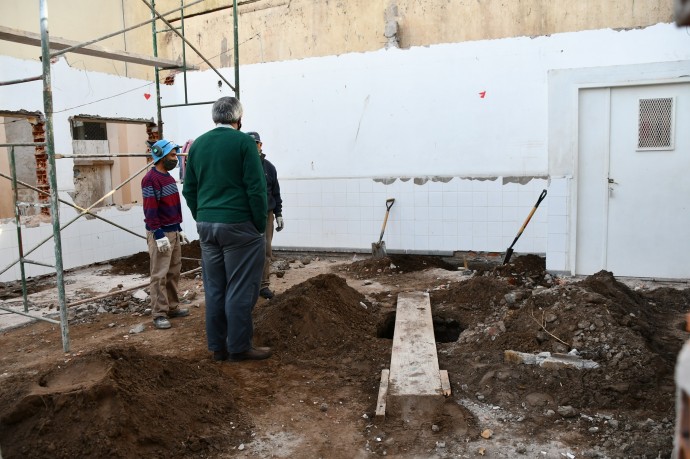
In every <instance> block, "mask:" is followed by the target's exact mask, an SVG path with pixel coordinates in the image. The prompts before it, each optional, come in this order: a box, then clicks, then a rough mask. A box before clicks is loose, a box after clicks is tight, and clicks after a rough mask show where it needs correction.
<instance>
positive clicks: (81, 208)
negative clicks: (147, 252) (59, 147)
mask: <svg viewBox="0 0 690 459" xmlns="http://www.w3.org/2000/svg"><path fill="white" fill-rule="evenodd" d="M0 177H5V178H7V179H9V178H10V177H9V176H7V175H5V174H3V173H2V172H0ZM17 183H18V184H20V185H21V186H24V187H26V188H29V189H30V190H34V191H37V192H39V193H41V194H47V195H50V193H48V192H47V191H43V190H40V189H38V188H36V187H34V186H31V185H29V184H28V183H24V182H22V181H20V180H17ZM59 201H60V202H61V203H63V204H65V205H68V206H70V207H71V208H73V209H76V210H78V211H80V212H83V211H84V210H85V209H84V208H83V207H80V206H78V205H76V204H72V203H71V202H68V201H65V200H64V199H59ZM86 213H87V214H88V215H91V216H92V217H95V218H97V219H99V220H101V221H104V222H106V223H108V224H110V225H113V226H114V227H116V228H120V229H121V230H123V231H127V232H128V233H130V234H132V235H134V236H136V237H138V238H141V239H146V237H145V236H142V235H141V234H137V233H135V232H134V231H132V230H131V229H129V228H125V227H124V226H120V225H118V224H117V223H115V222H112V221H110V220H108V219H107V218H103V217H101V216H100V215H98V214H94V213H93V212H86ZM16 263H17V262H16V261H15V262H14V263H13V264H12V265H10V267H12V266H14V264H16ZM5 271H6V270H5ZM5 271H2V272H0V274H2V273H4V272H5Z"/></svg>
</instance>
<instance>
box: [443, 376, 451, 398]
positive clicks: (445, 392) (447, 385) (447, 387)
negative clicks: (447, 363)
mask: <svg viewBox="0 0 690 459" xmlns="http://www.w3.org/2000/svg"><path fill="white" fill-rule="evenodd" d="M441 389H442V390H443V396H444V397H449V396H450V380H449V379H448V370H441Z"/></svg>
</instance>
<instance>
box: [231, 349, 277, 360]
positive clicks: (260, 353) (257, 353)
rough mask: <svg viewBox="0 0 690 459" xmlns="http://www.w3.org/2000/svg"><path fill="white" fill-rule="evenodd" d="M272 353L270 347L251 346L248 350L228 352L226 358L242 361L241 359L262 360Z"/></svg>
mask: <svg viewBox="0 0 690 459" xmlns="http://www.w3.org/2000/svg"><path fill="white" fill-rule="evenodd" d="M271 354H273V352H271V348H270V347H253V348H251V349H249V350H248V351H244V352H238V353H235V354H228V360H229V361H231V362H242V361H243V360H264V359H267V358H269V357H270V356H271Z"/></svg>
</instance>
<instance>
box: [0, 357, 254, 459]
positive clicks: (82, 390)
mask: <svg viewBox="0 0 690 459" xmlns="http://www.w3.org/2000/svg"><path fill="white" fill-rule="evenodd" d="M233 384H234V383H233V382H232V381H230V380H228V378H227V377H226V376H224V375H223V374H222V373H221V371H220V369H219V367H218V366H217V365H213V364H212V363H210V362H209V361H198V362H197V361H194V362H190V361H185V360H181V359H178V358H170V357H164V356H156V355H151V354H146V353H143V352H140V351H138V350H135V349H133V348H117V349H111V350H109V351H101V352H94V353H91V354H85V355H81V356H79V357H76V358H73V359H71V360H69V361H68V362H67V363H61V364H60V365H55V366H53V367H51V368H45V369H43V371H39V373H38V374H37V375H35V377H34V379H33V381H29V382H28V384H27V380H26V378H23V379H19V378H17V377H9V378H7V379H5V380H4V381H3V393H2V395H0V426H1V428H0V443H1V444H2V449H3V454H4V455H5V456H6V457H32V458H57V457H59V458H62V457H65V458H67V457H122V458H129V457H144V456H149V457H168V458H182V457H206V456H207V453H208V452H209V451H212V450H214V449H221V448H225V447H226V446H227V444H228V443H230V442H233V443H235V444H239V443H242V442H243V441H247V440H248V439H249V435H250V434H249V432H248V430H249V429H251V426H250V425H248V423H247V422H246V421H245V420H244V418H243V416H242V415H241V414H240V413H239V410H238V409H237V407H236V405H235V402H234V401H233V396H232V393H233V391H234V390H236V388H235V387H234V386H233ZM218 394H223V395H222V396H219V395H218ZM233 427H235V428H233Z"/></svg>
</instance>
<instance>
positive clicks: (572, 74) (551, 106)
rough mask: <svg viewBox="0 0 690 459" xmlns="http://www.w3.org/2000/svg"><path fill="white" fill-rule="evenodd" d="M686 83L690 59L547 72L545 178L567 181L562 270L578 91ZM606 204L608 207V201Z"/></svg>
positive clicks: (573, 184) (572, 241) (573, 192)
mask: <svg viewBox="0 0 690 459" xmlns="http://www.w3.org/2000/svg"><path fill="white" fill-rule="evenodd" d="M687 82H690V60H684V61H675V62H661V63H650V64H636V65H620V66H610V67H591V68H581V69H562V70H561V69H559V70H550V71H549V72H548V86H549V89H548V156H549V177H550V178H565V179H567V180H568V182H569V183H570V187H569V192H568V198H567V212H568V218H567V223H566V225H567V234H566V253H565V266H563V268H564V272H565V273H567V274H570V275H574V274H575V272H576V261H577V219H578V215H577V205H578V191H579V188H578V187H579V183H578V179H579V171H578V162H579V147H580V146H579V140H578V135H579V132H580V126H579V97H580V91H582V90H585V89H606V88H609V89H610V88H618V87H626V86H653V85H660V84H674V83H687ZM609 103H610V101H609ZM564 114H565V115H564ZM609 116H610V113H609ZM609 154H610V152H609V151H608V149H607V155H609ZM606 205H607V206H608V201H607V204H606ZM605 220H606V225H608V216H606V218H605ZM604 234H606V233H604ZM547 245H548V241H547ZM603 256H605V255H603ZM547 259H548V250H547ZM547 265H548V261H547ZM557 271H558V270H557Z"/></svg>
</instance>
